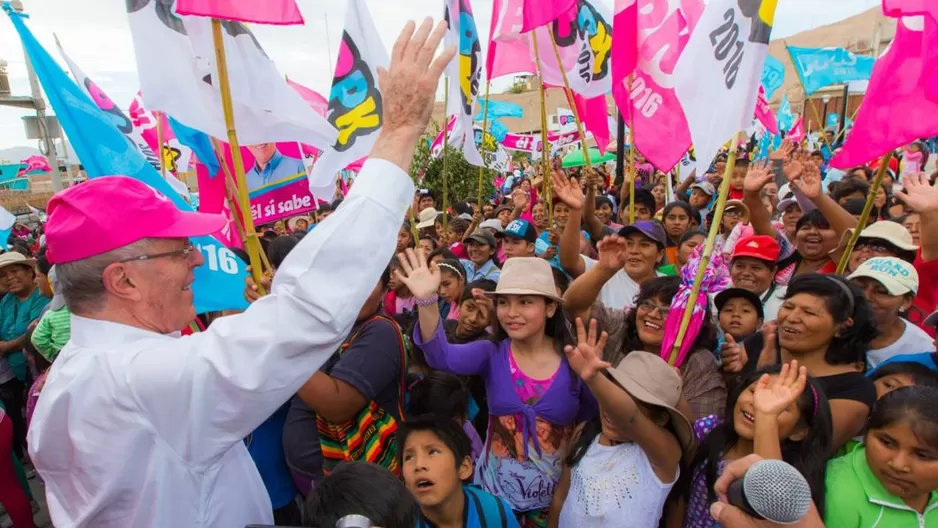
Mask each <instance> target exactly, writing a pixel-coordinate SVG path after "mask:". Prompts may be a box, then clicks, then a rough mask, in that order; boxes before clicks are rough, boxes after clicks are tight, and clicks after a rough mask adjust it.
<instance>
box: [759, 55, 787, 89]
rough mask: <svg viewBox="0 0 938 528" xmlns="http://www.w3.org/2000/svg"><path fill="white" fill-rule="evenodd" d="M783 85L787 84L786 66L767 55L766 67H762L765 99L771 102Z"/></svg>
mask: <svg viewBox="0 0 938 528" xmlns="http://www.w3.org/2000/svg"><path fill="white" fill-rule="evenodd" d="M783 84H785V65H784V64H782V61H780V60H778V59H776V58H775V57H773V56H771V55H767V56H766V57H765V65H764V66H762V88H764V89H765V98H766V99H767V100H771V99H772V97H774V96H775V92H776V91H777V90H778V89H779V88H781V87H782V85H783Z"/></svg>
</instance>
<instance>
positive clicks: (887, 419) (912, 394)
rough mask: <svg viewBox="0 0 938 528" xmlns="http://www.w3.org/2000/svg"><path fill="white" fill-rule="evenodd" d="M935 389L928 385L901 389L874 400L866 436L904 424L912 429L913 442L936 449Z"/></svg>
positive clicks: (937, 415)
mask: <svg viewBox="0 0 938 528" xmlns="http://www.w3.org/2000/svg"><path fill="white" fill-rule="evenodd" d="M936 401H938V388H935V387H932V386H929V385H917V386H915V387H902V388H900V389H896V390H894V391H892V392H890V393H889V394H886V395H885V396H883V397H882V398H880V399H879V400H877V401H876V405H874V406H873V411H872V412H871V413H870V420H869V422H868V423H867V425H866V434H867V435H868V434H870V431H872V430H874V429H882V428H883V427H889V426H890V425H893V424H895V423H897V422H902V421H904V422H905V423H907V424H908V425H909V427H910V428H911V429H912V434H913V435H915V438H916V440H918V441H919V442H921V443H923V444H925V445H927V446H928V447H931V448H932V449H938V406H936V405H935V402H936Z"/></svg>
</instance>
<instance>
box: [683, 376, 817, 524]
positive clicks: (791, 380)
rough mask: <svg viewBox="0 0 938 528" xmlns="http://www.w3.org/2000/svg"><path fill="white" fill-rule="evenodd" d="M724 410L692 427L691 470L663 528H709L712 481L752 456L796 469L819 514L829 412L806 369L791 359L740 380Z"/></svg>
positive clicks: (712, 521) (698, 421) (684, 475)
mask: <svg viewBox="0 0 938 528" xmlns="http://www.w3.org/2000/svg"><path fill="white" fill-rule="evenodd" d="M730 409H732V412H727V413H726V421H725V422H723V423H720V422H719V420H718V419H715V418H710V417H708V418H701V419H700V420H697V421H696V422H695V423H694V429H695V432H696V434H697V438H698V439H699V440H700V441H701V443H700V447H699V448H698V450H697V455H696V456H695V457H694V459H693V461H692V463H691V465H690V468H691V470H690V471H687V472H685V473H684V474H682V475H681V478H680V479H679V481H678V484H677V486H675V488H674V492H673V493H672V496H671V500H672V501H673V503H672V505H671V507H669V508H668V515H669V518H670V522H669V526H684V527H685V528H710V527H714V528H715V527H716V526H717V524H716V521H714V520H713V518H712V517H710V513H709V508H710V505H711V504H712V503H713V502H715V501H716V497H715V496H714V493H713V485H714V483H715V482H716V479H717V477H719V476H720V475H721V474H722V473H723V470H724V468H726V465H727V464H728V463H729V462H730V461H732V460H738V459H740V458H743V457H745V456H748V455H751V454H753V453H755V454H757V455H760V456H762V457H763V458H774V459H781V460H784V461H785V462H788V463H789V464H791V465H792V466H794V467H795V468H797V469H798V471H800V472H801V474H802V475H804V477H805V479H807V481H808V484H809V485H810V486H811V495H812V497H813V498H814V503H815V504H816V505H817V506H818V510H819V511H823V504H824V470H825V465H826V464H827V460H828V459H829V458H830V457H831V455H832V454H833V448H832V446H831V436H832V434H833V433H832V425H831V412H830V406H829V404H828V402H827V398H826V397H825V396H824V392H823V390H822V389H821V387H820V385H818V384H817V382H816V381H814V380H813V379H810V378H808V375H807V370H806V369H805V368H804V367H800V368H799V367H798V362H797V361H792V362H791V363H790V364H786V365H783V366H782V367H781V368H779V367H775V366H773V367H768V368H765V369H761V370H758V371H756V372H754V373H752V374H750V375H748V376H746V377H744V378H743V379H742V380H741V382H740V383H739V384H738V385H737V386H736V389H735V390H734V391H733V392H732V393H730V396H729V399H728V405H727V410H728V411H729V410H730ZM685 505H686V508H685ZM680 519H683V523H682V522H681V520H680ZM672 523H673V524H672Z"/></svg>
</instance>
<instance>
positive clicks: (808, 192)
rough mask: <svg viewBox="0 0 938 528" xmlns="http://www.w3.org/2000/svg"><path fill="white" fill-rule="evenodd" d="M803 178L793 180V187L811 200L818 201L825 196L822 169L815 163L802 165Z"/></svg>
mask: <svg viewBox="0 0 938 528" xmlns="http://www.w3.org/2000/svg"><path fill="white" fill-rule="evenodd" d="M802 167H803V169H802V171H801V176H798V177H796V178H794V179H792V180H791V185H792V187H794V188H796V189H798V190H799V191H801V193H802V194H804V195H805V196H806V197H807V198H808V199H809V200H816V199H818V198H820V197H821V194H823V187H822V186H821V169H820V168H818V166H817V165H815V164H814V163H811V162H808V163H804V164H803V165H802Z"/></svg>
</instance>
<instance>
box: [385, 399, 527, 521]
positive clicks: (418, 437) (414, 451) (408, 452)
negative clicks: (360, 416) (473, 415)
mask: <svg viewBox="0 0 938 528" xmlns="http://www.w3.org/2000/svg"><path fill="white" fill-rule="evenodd" d="M397 441H398V445H400V446H401V452H400V458H401V468H402V472H403V477H404V484H405V485H406V486H407V489H408V490H409V491H410V492H411V494H413V496H414V498H415V499H416V500H417V503H418V504H419V505H420V520H418V521H417V528H430V527H435V526H463V527H465V528H517V527H518V521H516V520H515V518H514V516H513V515H512V514H511V506H509V505H508V503H507V502H505V500H504V499H501V498H499V497H496V496H495V495H492V494H490V493H487V492H486V491H484V490H482V489H481V488H479V487H476V486H471V485H468V484H466V483H467V482H468V481H469V480H470V479H471V478H472V471H473V462H472V461H473V459H472V458H471V457H470V453H469V449H470V447H469V446H470V443H469V438H468V437H466V434H465V433H464V431H463V429H462V428H460V426H459V425H458V424H456V423H455V422H454V421H453V420H450V419H448V418H446V417H444V416H439V415H425V416H417V417H414V418H410V419H408V420H407V421H406V422H405V423H404V424H402V425H401V427H400V429H399V430H398V432H397Z"/></svg>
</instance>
